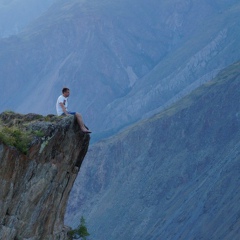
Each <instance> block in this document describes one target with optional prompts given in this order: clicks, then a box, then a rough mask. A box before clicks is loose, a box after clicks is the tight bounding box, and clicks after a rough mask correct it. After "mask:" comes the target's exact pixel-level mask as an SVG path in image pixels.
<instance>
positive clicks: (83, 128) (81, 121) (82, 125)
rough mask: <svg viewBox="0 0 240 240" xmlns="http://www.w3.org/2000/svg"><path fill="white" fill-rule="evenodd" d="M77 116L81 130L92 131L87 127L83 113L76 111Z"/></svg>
mask: <svg viewBox="0 0 240 240" xmlns="http://www.w3.org/2000/svg"><path fill="white" fill-rule="evenodd" d="M75 116H76V118H77V121H78V124H79V126H80V128H81V130H82V131H83V132H85V133H91V131H89V130H88V129H87V128H86V127H85V125H84V122H83V119H82V116H81V114H79V113H77V112H76V114H75Z"/></svg>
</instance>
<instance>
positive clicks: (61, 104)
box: [59, 102, 68, 115]
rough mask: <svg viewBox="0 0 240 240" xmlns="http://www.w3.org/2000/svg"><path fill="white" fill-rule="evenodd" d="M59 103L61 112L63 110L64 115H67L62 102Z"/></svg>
mask: <svg viewBox="0 0 240 240" xmlns="http://www.w3.org/2000/svg"><path fill="white" fill-rule="evenodd" d="M59 104H60V106H61V108H62V110H63V112H64V113H65V114H66V115H68V112H67V110H66V108H65V106H64V105H63V103H62V102H60V103H59Z"/></svg>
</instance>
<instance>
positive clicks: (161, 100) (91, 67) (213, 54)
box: [0, 0, 240, 139]
mask: <svg viewBox="0 0 240 240" xmlns="http://www.w3.org/2000/svg"><path fill="white" fill-rule="evenodd" d="M239 4H240V3H239V2H238V1H236V0H232V1H226V0H225V1H219V0H218V1H216V0H211V1H207V0H204V1H201V2H198V1H193V0H190V1H189V0H183V1H176V0H171V1H159V0H150V1H146V0H131V1H127V0H121V1H120V0H114V1H110V0H105V1H101V2H99V1H97V0H89V1H85V0H70V1H58V2H56V4H54V6H53V7H51V8H50V9H49V11H48V12H47V13H45V14H44V15H43V16H42V17H41V18H39V19H38V20H37V21H35V22H34V23H33V24H32V25H31V26H29V27H28V28H27V29H26V30H25V31H24V32H23V33H21V34H19V35H17V36H15V37H11V38H7V39H4V40H1V41H0V82H1V86H2V87H3V88H4V92H3V96H2V99H3V100H2V102H1V106H0V108H1V109H2V110H6V109H7V110H8V109H10V110H14V111H18V112H23V113H26V112H29V111H31V112H38V113H42V114H48V113H55V101H56V98H57V97H58V95H59V94H60V91H61V89H62V87H63V86H65V85H67V86H68V87H70V89H72V94H71V97H70V101H71V103H70V107H71V109H72V110H76V111H79V112H81V113H82V114H83V116H84V118H85V120H86V123H87V124H88V125H89V126H90V127H91V129H92V130H93V132H94V133H102V134H100V135H96V136H95V137H94V135H93V139H94V138H95V139H98V138H102V137H103V134H105V135H107V134H113V133H114V131H116V130H118V129H119V128H121V127H124V126H126V125H129V124H130V123H132V122H135V121H137V120H139V119H141V118H143V117H147V116H150V115H152V114H154V113H156V112H159V108H161V107H162V106H164V104H168V103H169V102H173V101H175V100H176V99H177V98H180V97H181V96H183V95H184V94H187V93H188V92H189V91H191V90H192V89H194V88H195V87H196V86H198V85H200V84H202V83H204V82H205V81H207V80H210V79H211V78H213V77H214V76H215V75H216V74H217V73H218V72H219V71H220V70H221V69H222V68H224V67H225V66H228V65H229V64H231V63H233V62H235V61H237V60H238V59H239V57H240V53H239V51H238V49H239V48H240V46H239V43H240V41H239V38H240V34H239V32H240V29H239V24H238V22H239V21H240V20H239V18H240V17H239V16H240V14H239V9H240V5H239ZM1 109H0V110H1ZM105 131H106V132H105Z"/></svg>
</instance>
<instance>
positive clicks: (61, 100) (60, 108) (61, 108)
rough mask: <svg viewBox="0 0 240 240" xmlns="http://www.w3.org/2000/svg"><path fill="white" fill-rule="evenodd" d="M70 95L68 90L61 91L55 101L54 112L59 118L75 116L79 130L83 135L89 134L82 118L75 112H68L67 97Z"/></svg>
mask: <svg viewBox="0 0 240 240" xmlns="http://www.w3.org/2000/svg"><path fill="white" fill-rule="evenodd" d="M69 95H70V90H69V89H68V88H63V89H62V95H60V96H59V97H58V99H57V103H56V110H57V115H58V116H61V115H69V114H71V115H75V116H76V118H77V121H78V124H79V126H80V129H81V130H82V131H83V132H84V133H91V131H89V130H88V129H87V128H86V127H85V125H84V123H83V119H82V116H81V115H80V114H79V113H77V112H69V111H68V109H67V107H68V97H69Z"/></svg>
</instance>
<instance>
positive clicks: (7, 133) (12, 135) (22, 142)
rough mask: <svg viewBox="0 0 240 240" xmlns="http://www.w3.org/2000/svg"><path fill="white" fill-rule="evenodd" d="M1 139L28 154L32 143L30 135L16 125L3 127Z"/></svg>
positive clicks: (0, 134)
mask: <svg viewBox="0 0 240 240" xmlns="http://www.w3.org/2000/svg"><path fill="white" fill-rule="evenodd" d="M0 141H2V142H3V143H5V144H6V145H9V146H14V147H16V148H17V149H18V150H19V151H21V152H22V153H24V154H26V153H27V151H28V146H29V143H30V137H29V135H28V134H27V133H26V132H23V131H20V129H17V128H15V127H11V128H10V127H3V128H1V129H0Z"/></svg>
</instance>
